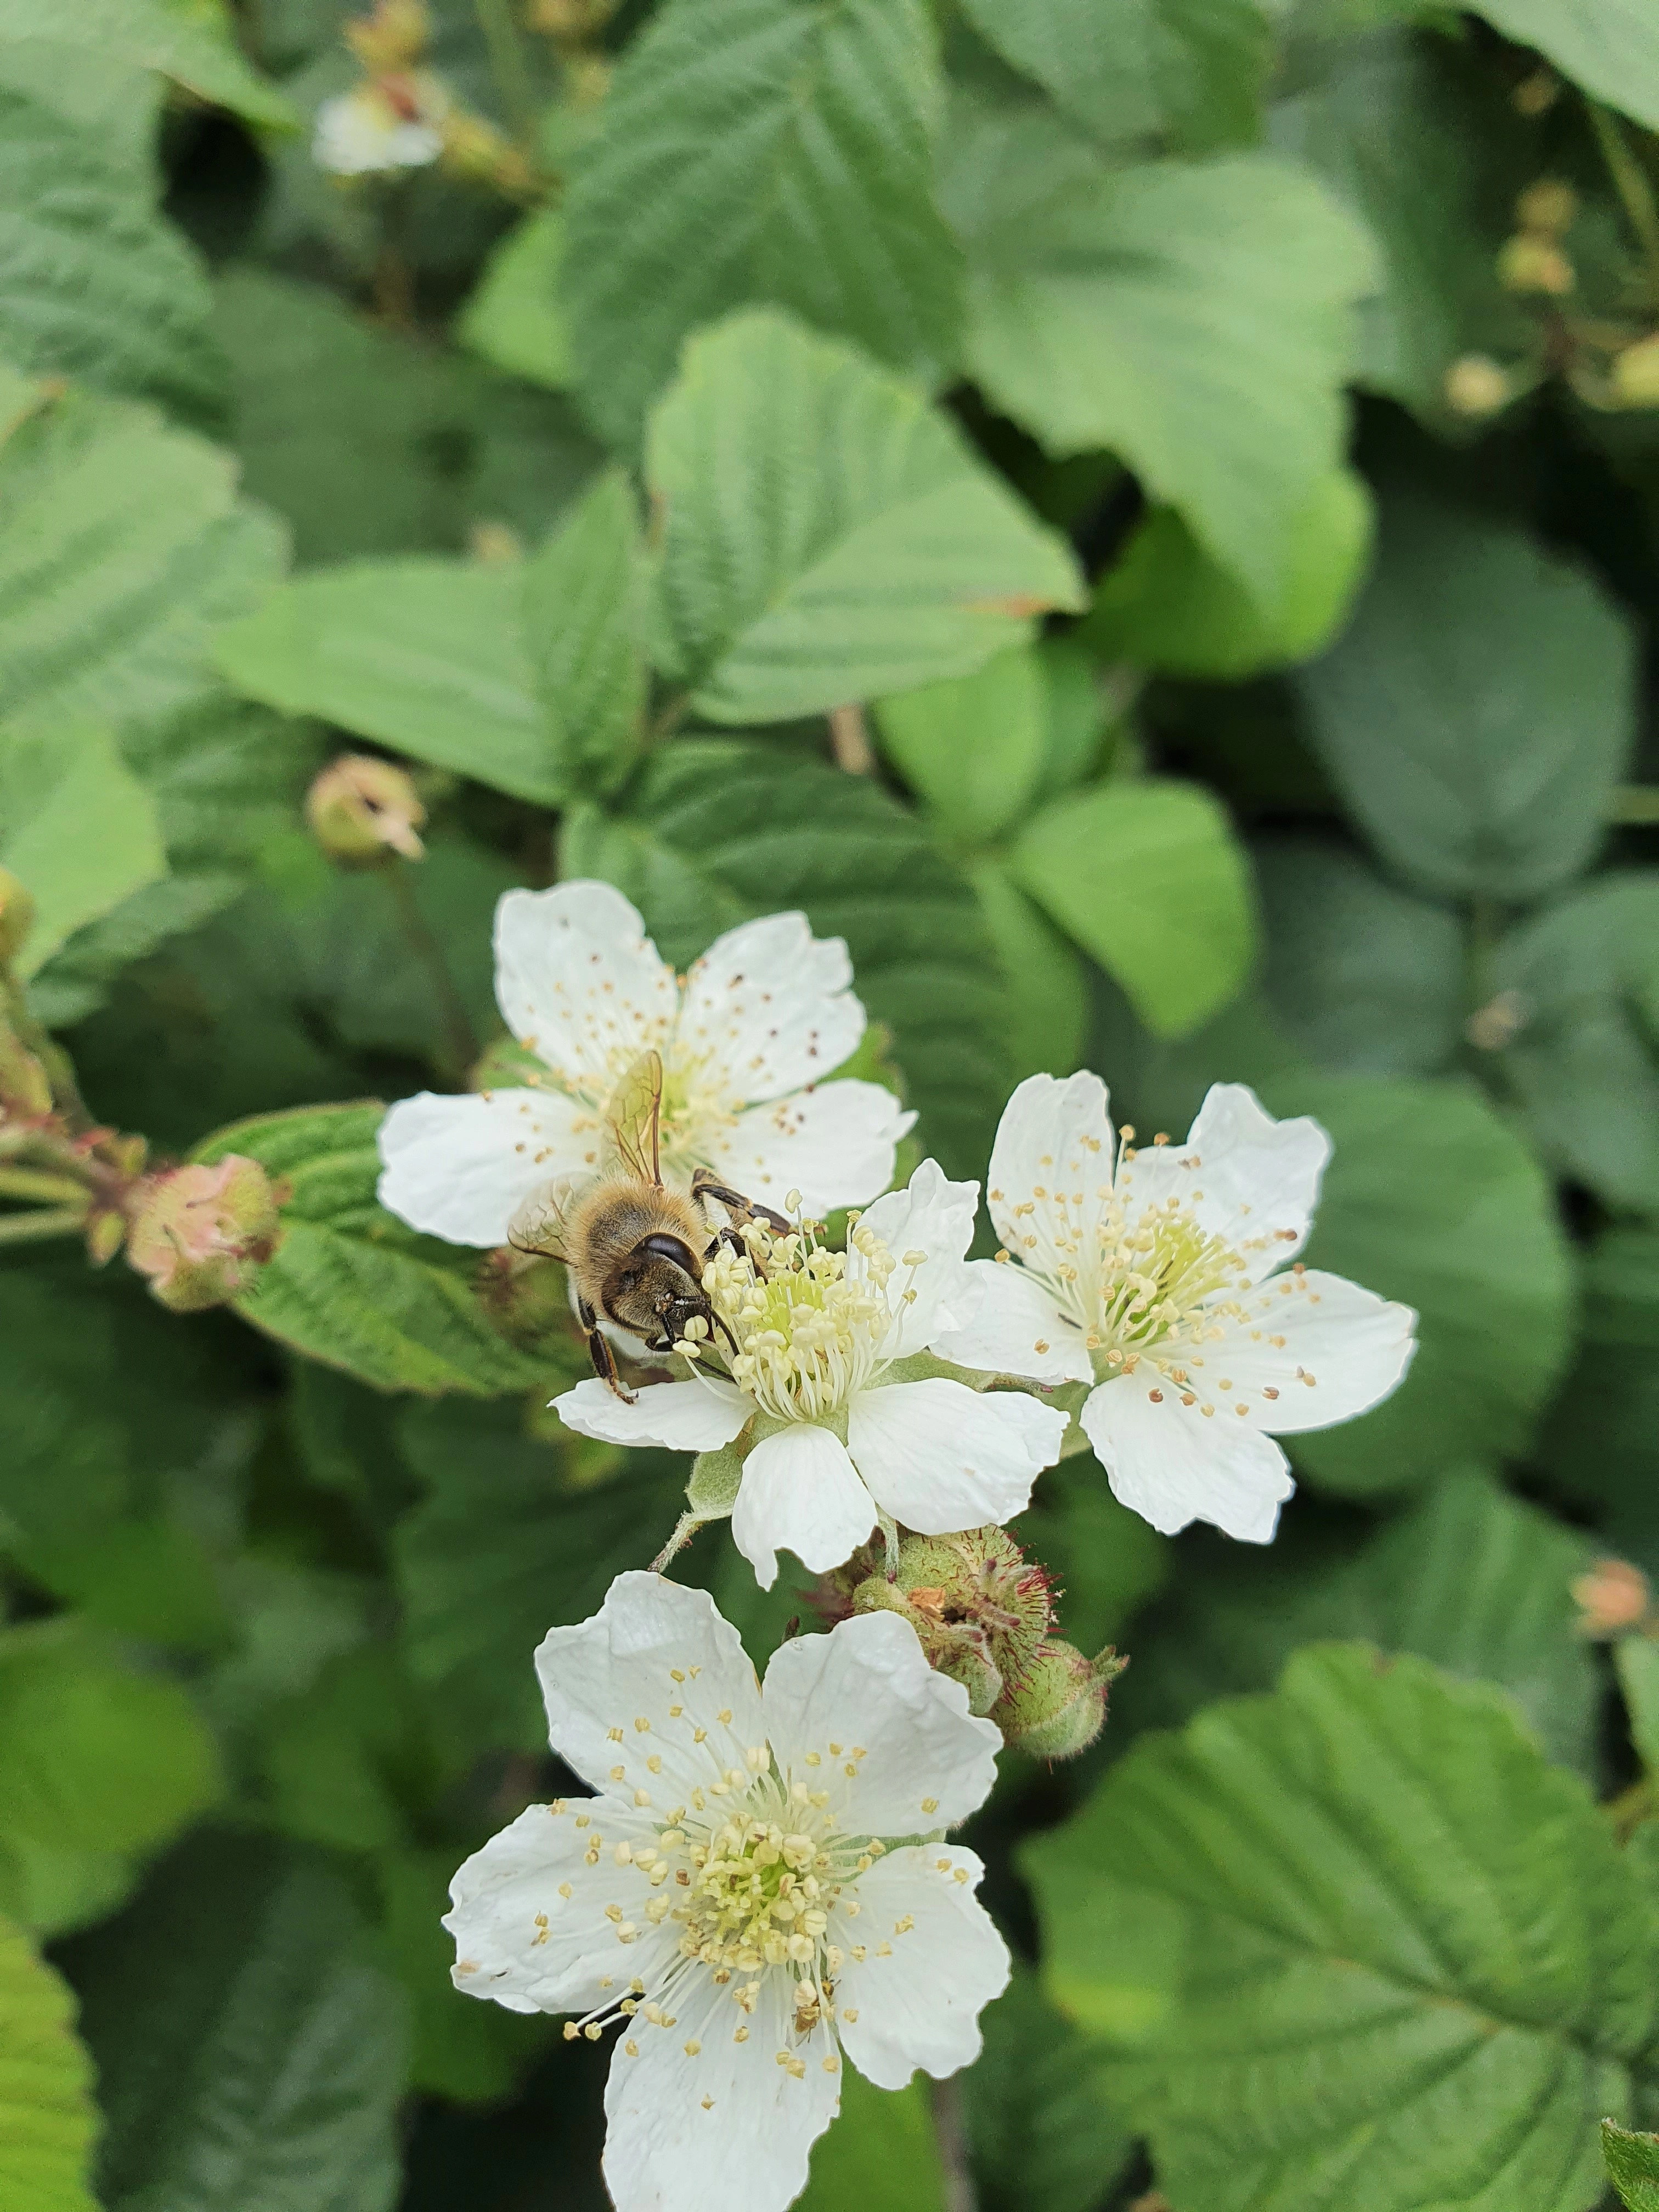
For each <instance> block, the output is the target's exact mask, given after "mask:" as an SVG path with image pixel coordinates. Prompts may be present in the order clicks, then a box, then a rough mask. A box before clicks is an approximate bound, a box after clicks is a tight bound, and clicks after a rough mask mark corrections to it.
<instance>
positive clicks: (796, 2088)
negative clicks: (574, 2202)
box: [605, 1972, 841, 2212]
mask: <svg viewBox="0 0 1659 2212" xmlns="http://www.w3.org/2000/svg"><path fill="white" fill-rule="evenodd" d="M791 1986H792V1985H791V1984H790V1982H789V1978H788V1977H787V1976H786V1975H782V1974H779V1973H775V1972H774V1973H770V1974H768V1975H766V1976H765V1977H764V1978H763V1980H762V1984H761V1992H760V1996H759V1997H758V1998H757V2001H756V2005H755V2011H754V2014H753V2015H752V2016H751V2017H745V2015H744V2014H743V2013H742V2012H741V2011H740V2010H739V2009H738V2007H737V2006H736V2005H735V2004H734V2003H733V2002H732V1991H731V1990H730V1989H729V1988H726V1989H721V1988H720V1987H718V1986H717V1985H716V1984H715V1983H714V1979H713V1978H712V1976H708V1975H700V1976H698V1977H697V1978H696V1980H695V1981H690V1980H688V1981H687V1982H686V1983H684V1984H681V1986H680V1988H679V1989H678V1990H677V1991H676V1993H675V1996H674V1998H673V2015H672V2016H673V2020H674V2025H673V2027H670V2028H663V2027H652V2026H651V2025H650V2024H649V2023H648V2022H647V2020H646V2018H645V2015H643V2013H641V2014H637V2015H635V2018H634V2019H632V2020H631V2021H628V2022H626V2023H625V2025H624V2027H623V2034H622V2037H621V2038H620V2039H619V2040H618V2042H617V2050H616V2053H615V2056H614V2057H612V2059H611V2075H610V2079H609V2081H607V2082H606V2084H605V2118H606V2120H607V2122H608V2123H609V2127H608V2132H607V2134H606V2136H605V2185H606V2187H607V2188H608V2189H609V2190H610V2191H611V2200H612V2202H613V2203H615V2205H616V2207H617V2212H784V2207H785V2206H786V2205H787V2204H789V2203H793V2200H794V2198H795V2197H798V2196H799V2194H800V2192H801V2191H802V2190H803V2189H804V2188H805V2186H806V2170H807V2154H808V2153H809V2151H810V2150H811V2147H812V2145H813V2143H814V2142H816V2141H817V2137H818V2136H821V2135H822V2134H823V2130H825V2128H827V2127H828V2126H829V2123H830V2121H831V2120H832V2119H833V2118H835V2116H836V2112H837V2111H838V2110H839V2108H840V2102H841V2073H840V2067H839V2062H837V2064H836V2070H835V2071H834V2072H832V2073H826V2072H825V2070H824V2066H823V2061H824V2060H825V2059H826V2058H831V2059H833V2058H835V2057H836V2043H835V2037H834V2034H833V2033H832V2031H831V2030H830V2029H829V2027H827V2026H825V2025H823V2024H822V2023H820V2025H819V2026H818V2027H816V2028H815V2029H814V2030H813V2031H812V2033H811V2034H810V2035H808V2036H805V2037H802V2036H798V2035H797V2034H796V2033H795V2032H794V2022H793V2012H792V2011H791V2009H790V2007H789V2002H788V1990H789V1988H790V1987H791ZM739 2027H747V2029H748V2031H749V2033H748V2034H747V2036H746V2037H745V2039H744V2041H743V2042H741V2043H739V2042H738V2041H737V2040H736V2035H737V2030H738V2028H739ZM630 2041H631V2042H633V2043H635V2045H637V2046H638V2050H639V2056H638V2057H637V2058H633V2057H629V2054H628V2050H627V2045H628V2044H629V2042H630ZM688 2043H696V2044H697V2045H700V2046H701V2048H700V2049H699V2050H698V2051H697V2052H696V2056H695V2057H689V2056H688V2055H687V2053H686V2049H685V2046H686V2045H687V2044H688ZM779 2051H787V2052H788V2053H789V2055H790V2057H792V2058H797V2059H799V2060H800V2061H801V2062H802V2063H803V2067H804V2070H803V2072H802V2074H801V2075H800V2078H799V2080H797V2079H796V2077H795V2076H794V2075H793V2074H791V2073H790V2072H788V2070H787V2069H786V2068H784V2067H782V2066H780V2065H779V2064H778V2063H777V2054H778V2053H779Z"/></svg>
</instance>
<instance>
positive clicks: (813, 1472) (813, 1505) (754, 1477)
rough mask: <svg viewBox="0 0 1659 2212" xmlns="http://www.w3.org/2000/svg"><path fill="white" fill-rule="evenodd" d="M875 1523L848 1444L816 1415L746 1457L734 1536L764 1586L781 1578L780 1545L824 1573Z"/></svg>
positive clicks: (848, 1553)
mask: <svg viewBox="0 0 1659 2212" xmlns="http://www.w3.org/2000/svg"><path fill="white" fill-rule="evenodd" d="M875 1525H876V1508H875V1503H874V1501H873V1499H872V1498H871V1496H870V1493H869V1492H868V1491H867V1490H866V1488H865V1486H864V1485H863V1484H862V1483H861V1482H860V1480H859V1478H858V1470H857V1468H854V1465H853V1462H852V1461H851V1460H850V1459H849V1458H848V1455H847V1447H846V1445H845V1444H844V1443H842V1441H841V1438H840V1437H836V1436H832V1435H831V1433H830V1432H829V1430H828V1429H821V1428H818V1427H817V1425H815V1424H814V1423H813V1422H811V1421H792V1422H791V1423H790V1425H789V1426H788V1427H787V1429H781V1430H780V1431H779V1432H778V1434H777V1435H776V1436H775V1437H763V1439H762V1441H761V1442H760V1443H757V1445H756V1446H755V1449H753V1451H751V1452H750V1455H749V1456H748V1458H747V1459H746V1460H744V1463H743V1482H742V1486H741V1487H740V1488H739V1489H738V1502H737V1504H736V1505H735V1506H734V1507H733V1508H732V1542H733V1543H734V1544H735V1545H736V1546H737V1547H738V1550H739V1551H740V1552H741V1553H743V1556H744V1559H747V1560H748V1562H749V1564H750V1566H751V1567H753V1569H754V1570H755V1578H756V1580H757V1582H758V1583H759V1584H760V1586H761V1588H762V1589H771V1587H772V1585H773V1583H775V1581H776V1580H777V1576H778V1550H779V1547H780V1546H781V1547H783V1548H785V1549H786V1550H788V1551H791V1552H793V1553H794V1555H795V1557H796V1558H797V1559H799V1561H800V1563H801V1565H803V1566H804V1567H807V1568H810V1570H811V1572H812V1573H813V1574H815V1575H821V1574H824V1573H827V1572H828V1571H829V1569H830V1568H831V1567H838V1566H840V1565H842V1561H843V1560H846V1559H851V1557H852V1556H853V1553H854V1552H856V1551H857V1549H858V1547H859V1546H860V1544H861V1543H862V1542H863V1541H864V1540H865V1538H866V1536H867V1535H868V1534H869V1533H870V1531H871V1530H872V1528H874V1527H875Z"/></svg>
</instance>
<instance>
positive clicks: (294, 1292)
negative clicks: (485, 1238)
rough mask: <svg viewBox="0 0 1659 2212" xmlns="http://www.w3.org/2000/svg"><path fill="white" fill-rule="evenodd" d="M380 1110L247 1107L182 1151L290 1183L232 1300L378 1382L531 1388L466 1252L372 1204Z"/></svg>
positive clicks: (251, 1317) (316, 1353) (280, 1335)
mask: <svg viewBox="0 0 1659 2212" xmlns="http://www.w3.org/2000/svg"><path fill="white" fill-rule="evenodd" d="M384 1110H385V1109H383V1108H382V1107H381V1106H380V1105H379V1104H378V1103H375V1102H374V1101H372V1100H371V1101H370V1102H368V1103H366V1104H359V1105H351V1106H313V1107H301V1108H300V1109H298V1110H297V1111H295V1112H293V1113H289V1114H265V1115H258V1116H257V1117H256V1118H255V1119H254V1120H252V1121H238V1122H234V1123H233V1124H232V1125H231V1127H229V1128H228V1129H221V1130H219V1131H217V1132H216V1133H215V1134H214V1135H213V1136H212V1137H210V1138H209V1139H206V1140H205V1141H204V1143H203V1144H201V1145H198V1146H197V1148H196V1151H195V1152H194V1153H193V1154H192V1155H191V1157H192V1158H195V1159H198V1160H205V1161H207V1162H210V1163H211V1162H212V1161H215V1160H217V1159H222V1158H223V1157H224V1156H225V1154H226V1153H228V1152H235V1153H238V1154H240V1155H241V1156H242V1157H243V1158H248V1159H256V1160H258V1161H259V1162H260V1163H261V1164H263V1165H264V1167H265V1168H267V1169H268V1170H270V1173H271V1174H272V1175H273V1176H282V1177H283V1179H284V1180H285V1181H286V1182H288V1183H289V1186H290V1195H289V1198H288V1199H287V1200H285V1202H284V1204H283V1241H282V1243H281V1244H280V1246H279V1247H278V1248H277V1250H276V1255H275V1256H274V1257H273V1258H272V1259H271V1260H270V1261H269V1262H268V1264H267V1265H266V1266H264V1267H262V1268H261V1269H260V1270H259V1272H258V1275H257V1276H256V1277H255V1279H254V1280H253V1282H252V1285H250V1287H249V1288H248V1289H247V1290H246V1291H244V1292H243V1293H242V1295H241V1297H239V1298H238V1299H237V1300H236V1302H235V1304H236V1310H237V1311H238V1312H239V1313H240V1315H241V1316H243V1318H244V1319H245V1320H247V1321H251V1322H252V1323H253V1325H254V1326H255V1328H261V1329H264V1331H265V1333H266V1334H267V1335H270V1336H274V1337H276V1339H277V1340H278V1341H279V1342H280V1343H283V1344H289V1345H292V1346H294V1348H295V1350H296V1351H298V1352H305V1353H307V1355H308V1356H309V1357H310V1358H313V1359H320V1360H322V1361H323V1362H324V1364H325V1365H327V1366H330V1367H338V1368H341V1369H343V1370H344V1371H345V1372H346V1373H347V1374H348V1375H355V1376H356V1377H357V1378H358V1380H359V1381H360V1382H363V1383H372V1384H373V1385H374V1387H375V1388H376V1389H381V1390H416V1391H420V1392H422V1393H423V1394H425V1395H428V1396H434V1397H435V1396H437V1395H439V1394H441V1392H443V1391H446V1390H460V1391H464V1392H465V1393H467V1394H468V1395H471V1396H474V1397H489V1396H491V1395H494V1394H495V1393H497V1392H500V1391H504V1390H517V1389H533V1388H534V1387H535V1385H536V1384H537V1383H539V1382H542V1381H544V1379H545V1375H546V1370H545V1367H544V1365H543V1364H538V1362H537V1361H535V1360H533V1359H531V1358H526V1355H525V1354H524V1353H522V1352H515V1351H514V1350H513V1347H512V1346H511V1345H509V1344H508V1343H507V1340H505V1338H503V1337H501V1336H498V1335H497V1334H496V1333H495V1329H494V1328H492V1327H491V1326H490V1324H489V1321H488V1319H487V1318H486V1316H485V1315H484V1312H483V1308H482V1307H481V1306H480V1305H479V1304H478V1301H477V1297H475V1296H474V1294H473V1291H472V1289H471V1281H470V1276H471V1272H472V1271H473V1270H475V1269H476V1267H477V1257H476V1255H466V1254H461V1255H457V1253H456V1252H455V1251H454V1249H453V1248H452V1247H450V1246H447V1245H442V1244H439V1243H436V1242H435V1240H434V1239H432V1238H429V1237H416V1236H415V1235H414V1234H413V1233H412V1232H411V1231H408V1230H406V1229H404V1226H403V1225H402V1224H401V1223H400V1222H398V1221H394V1220H393V1218H392V1216H391V1215H390V1214H389V1213H385V1212H382V1211H381V1210H380V1207H379V1206H377V1205H376V1204H375V1201H374V1186H375V1182H376V1179H377V1177H378V1176H379V1173H380V1158H379V1155H378V1153H377V1152H376V1151H375V1146H374V1140H375V1134H376V1132H377V1131H378V1129H379V1127H380V1121H381V1117H382V1115H383V1113H384Z"/></svg>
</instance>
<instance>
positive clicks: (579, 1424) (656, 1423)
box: [553, 1375, 755, 1452]
mask: <svg viewBox="0 0 1659 2212" xmlns="http://www.w3.org/2000/svg"><path fill="white" fill-rule="evenodd" d="M553 1410H554V1412H555V1413H556V1414H557V1415H558V1417H559V1419H561V1420H562V1422H563V1423H564V1425H565V1426H566V1428H568V1429H574V1431H576V1434H577V1435H578V1436H579V1437H597V1438H598V1439H599V1442H600V1443H607V1444H659V1445H660V1446H661V1447H662V1449H664V1450H665V1451H689V1452H705V1451H718V1450H719V1449H720V1446H721V1445H722V1444H729V1443H731V1441H732V1438H733V1437H735V1436H737V1435H738V1433H739V1432H740V1431H741V1430H742V1428H743V1426H744V1423H745V1422H746V1421H747V1420H748V1419H749V1418H750V1414H751V1413H753V1412H754V1410H755V1408H754V1406H753V1404H752V1403H751V1401H750V1400H749V1399H747V1398H745V1397H744V1395H743V1393H742V1391H741V1390H739V1389H738V1387H737V1385H736V1384H735V1383H727V1382H726V1381H725V1379H724V1378H723V1377H722V1376H717V1375H711V1376H708V1378H707V1379H706V1380H705V1381H702V1382H690V1383H650V1384H649V1385H647V1388H646V1389H643V1390H641V1392H640V1393H639V1394H638V1395H637V1396H636V1397H635V1401H634V1402H633V1404H632V1405H631V1406H630V1405H629V1404H628V1403H627V1402H626V1401H624V1400H623V1399H621V1398H619V1397H618V1396H617V1394H616V1392H615V1391H614V1390H613V1389H611V1387H610V1385H609V1383H601V1382H600V1381H599V1377H598V1376H589V1377H588V1378H587V1379H586V1381H584V1382H580V1383H577V1384H576V1386H575V1388H574V1389H570V1390H567V1391H566V1392H565V1393H564V1395H563V1396H562V1397H559V1398H556V1399H555V1400H554V1401H553Z"/></svg>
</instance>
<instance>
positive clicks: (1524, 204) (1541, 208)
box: [1515, 177, 1578, 238]
mask: <svg viewBox="0 0 1659 2212" xmlns="http://www.w3.org/2000/svg"><path fill="white" fill-rule="evenodd" d="M1577 212H1578V195H1577V192H1576V191H1574V190H1573V188H1572V186H1571V185H1568V184H1564V183H1563V182H1562V181H1561V179H1560V178H1559V177H1540V178H1539V179H1538V181H1537V183H1536V184H1533V185H1528V186H1527V189H1526V190H1525V191H1523V192H1522V194H1521V196H1520V197H1519V198H1518V199H1517V200H1516V203H1515V219H1516V222H1517V223H1518V224H1519V225H1520V227H1521V228H1522V230H1532V231H1537V232H1538V233H1540V234H1541V236H1543V237H1545V238H1559V236H1560V235H1561V233H1562V232H1563V231H1564V230H1568V229H1571V226H1572V219H1573V217H1574V216H1576V215H1577Z"/></svg>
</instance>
